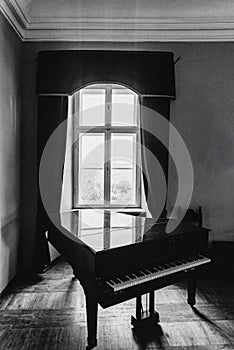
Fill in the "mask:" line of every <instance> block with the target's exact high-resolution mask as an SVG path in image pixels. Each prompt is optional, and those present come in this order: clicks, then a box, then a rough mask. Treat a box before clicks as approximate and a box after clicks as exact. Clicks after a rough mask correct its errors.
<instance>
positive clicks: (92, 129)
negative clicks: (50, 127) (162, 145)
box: [72, 84, 141, 209]
mask: <svg viewBox="0 0 234 350" xmlns="http://www.w3.org/2000/svg"><path fill="white" fill-rule="evenodd" d="M103 88H104V89H105V90H106V92H105V117H104V121H105V124H104V125H99V126H84V125H79V118H73V123H74V125H73V137H74V140H76V137H77V135H78V133H87V132H88V133H92V134H95V133H104V138H105V150H104V162H105V164H104V203H103V204H93V203H89V204H80V203H79V186H78V183H79V181H78V180H79V158H80V153H79V139H78V140H77V141H76V142H75V143H74V144H73V157H72V158H73V161H72V168H73V169H72V184H73V196H72V197H73V198H72V207H73V209H85V208H90V207H95V208H99V209H121V208H126V207H127V208H141V172H140V168H139V166H135V173H136V188H135V191H136V192H135V204H131V205H128V204H127V205H125V204H118V205H116V204H115V205H113V204H111V200H110V194H111V188H110V185H111V183H110V182H111V164H110V162H111V161H110V160H108V159H111V158H110V154H111V147H108V145H109V142H106V141H110V140H111V134H112V133H113V134H114V133H116V134H134V135H136V147H134V152H136V154H135V159H136V164H140V146H139V144H140V123H139V120H140V119H139V118H140V116H139V113H140V108H139V102H138V101H139V96H138V95H137V94H136V93H134V92H133V91H132V90H130V89H128V88H126V87H125V86H121V85H117V84H93V85H91V86H87V87H86V88H85V89H87V91H88V90H92V89H93V90H97V89H103ZM112 89H121V90H123V89H126V91H125V93H127V92H128V91H129V94H130V93H131V94H132V93H134V94H135V96H134V98H135V105H136V106H137V108H136V109H135V116H134V118H135V122H136V123H135V125H125V126H123V125H111V112H112V111H111V106H112V101H111V96H112V93H111V90H112ZM82 90H83V89H82ZM82 93H84V91H82ZM78 94H79V96H78V101H79V102H78V111H79V112H78V114H79V113H80V104H81V91H79V92H78ZM81 113H82V112H81Z"/></svg>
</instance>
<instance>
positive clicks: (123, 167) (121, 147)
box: [110, 133, 136, 205]
mask: <svg viewBox="0 0 234 350" xmlns="http://www.w3.org/2000/svg"><path fill="white" fill-rule="evenodd" d="M111 140H112V144H111V145H112V147H111V196H110V197H111V204H112V205H135V204H136V142H135V141H136V134H116V133H113V134H112V135H111Z"/></svg>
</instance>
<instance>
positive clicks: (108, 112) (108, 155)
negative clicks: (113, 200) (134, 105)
mask: <svg viewBox="0 0 234 350" xmlns="http://www.w3.org/2000/svg"><path fill="white" fill-rule="evenodd" d="M105 124H106V132H105V167H104V169H105V171H104V202H105V207H109V206H110V172H111V163H110V159H111V132H110V126H111V88H110V86H107V88H106V108H105Z"/></svg>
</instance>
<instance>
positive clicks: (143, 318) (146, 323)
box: [131, 292, 159, 331]
mask: <svg viewBox="0 0 234 350" xmlns="http://www.w3.org/2000/svg"><path fill="white" fill-rule="evenodd" d="M147 307H148V305H147ZM158 323H159V313H158V312H157V311H155V310H154V292H150V293H149V309H148V310H146V311H143V310H142V303H141V296H139V297H137V298H136V317H134V316H131V324H132V326H133V327H134V330H135V331H138V330H140V329H150V328H153V327H155V326H156V325H157V324H158Z"/></svg>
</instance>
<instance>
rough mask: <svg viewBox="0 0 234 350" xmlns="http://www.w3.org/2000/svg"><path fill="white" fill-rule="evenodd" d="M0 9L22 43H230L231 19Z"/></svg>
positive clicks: (1, 5)
mask: <svg viewBox="0 0 234 350" xmlns="http://www.w3.org/2000/svg"><path fill="white" fill-rule="evenodd" d="M0 9H1V11H2V12H3V14H4V16H5V17H6V18H7V20H8V21H9V22H10V23H11V25H12V26H13V28H14V29H15V31H16V32H17V33H18V35H19V36H20V38H21V39H22V40H23V41H83V42H87V41H106V42H108V41H116V42H128V41H132V42H139V41H155V42H169V41H170V42H206V41H209V42H215V41H219V42H220V41H234V16H223V17H222V16H219V17H215V16H207V17H204V16H202V17H198V16H193V17H186V18H185V17H184V16H183V17H175V18H173V17H170V18H152V17H151V18H149V17H143V18H122V17H121V18H118V17H113V18H110V17H108V18H107V17H104V18H100V17H98V18H95V17H88V18H77V17H74V18H71V17H67V18H66V17H56V18H50V17H35V16H30V15H29V14H28V13H27V11H25V8H24V7H22V6H21V5H20V2H18V1H17V0H0Z"/></svg>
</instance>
